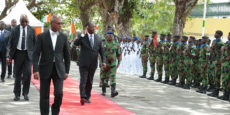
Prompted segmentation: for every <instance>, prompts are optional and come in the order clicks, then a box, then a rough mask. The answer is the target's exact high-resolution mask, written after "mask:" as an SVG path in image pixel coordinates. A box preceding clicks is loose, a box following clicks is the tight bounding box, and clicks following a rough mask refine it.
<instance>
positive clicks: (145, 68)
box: [141, 56, 148, 75]
mask: <svg viewBox="0 0 230 115" xmlns="http://www.w3.org/2000/svg"><path fill="white" fill-rule="evenodd" d="M141 61H142V67H143V74H144V75H145V74H146V73H147V63H148V58H145V57H144V56H142V58H141Z"/></svg>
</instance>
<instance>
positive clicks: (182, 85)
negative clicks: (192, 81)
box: [176, 83, 184, 88]
mask: <svg viewBox="0 0 230 115" xmlns="http://www.w3.org/2000/svg"><path fill="white" fill-rule="evenodd" d="M176 86H177V87H181V88H182V87H184V83H179V84H177V85H176Z"/></svg>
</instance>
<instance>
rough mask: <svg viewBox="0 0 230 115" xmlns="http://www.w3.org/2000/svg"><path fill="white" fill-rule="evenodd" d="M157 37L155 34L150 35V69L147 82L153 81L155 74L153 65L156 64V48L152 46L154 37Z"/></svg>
mask: <svg viewBox="0 0 230 115" xmlns="http://www.w3.org/2000/svg"><path fill="white" fill-rule="evenodd" d="M156 35H157V32H153V33H152V38H153V39H152V41H151V42H150V44H149V61H150V67H151V73H150V77H149V78H148V80H154V74H155V63H156V48H155V47H156V46H154V36H156Z"/></svg>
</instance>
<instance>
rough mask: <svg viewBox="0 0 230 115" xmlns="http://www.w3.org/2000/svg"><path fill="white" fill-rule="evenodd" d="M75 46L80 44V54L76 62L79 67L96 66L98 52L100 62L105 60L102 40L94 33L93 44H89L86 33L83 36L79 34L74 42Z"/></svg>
mask: <svg viewBox="0 0 230 115" xmlns="http://www.w3.org/2000/svg"><path fill="white" fill-rule="evenodd" d="M74 44H75V45H76V46H79V45H80V46H81V51H80V56H79V58H78V64H79V66H80V67H89V66H93V67H97V65H98V54H99V53H100V56H101V60H102V62H105V56H104V49H103V47H102V40H101V38H100V37H99V36H98V35H97V34H94V46H93V48H92V47H91V45H90V41H89V37H88V34H86V35H85V36H79V37H78V39H77V40H76V41H75V42H74Z"/></svg>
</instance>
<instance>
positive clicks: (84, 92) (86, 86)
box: [79, 66, 97, 99]
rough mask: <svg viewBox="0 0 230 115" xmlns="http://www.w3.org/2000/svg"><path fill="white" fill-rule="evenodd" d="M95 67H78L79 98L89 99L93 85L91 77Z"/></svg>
mask: <svg viewBox="0 0 230 115" xmlns="http://www.w3.org/2000/svg"><path fill="white" fill-rule="evenodd" d="M96 68H97V67H96V66H90V67H79V70H80V76H81V78H80V95H81V98H85V99H90V97H91V90H92V85H93V77H94V73H95V71H96Z"/></svg>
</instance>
